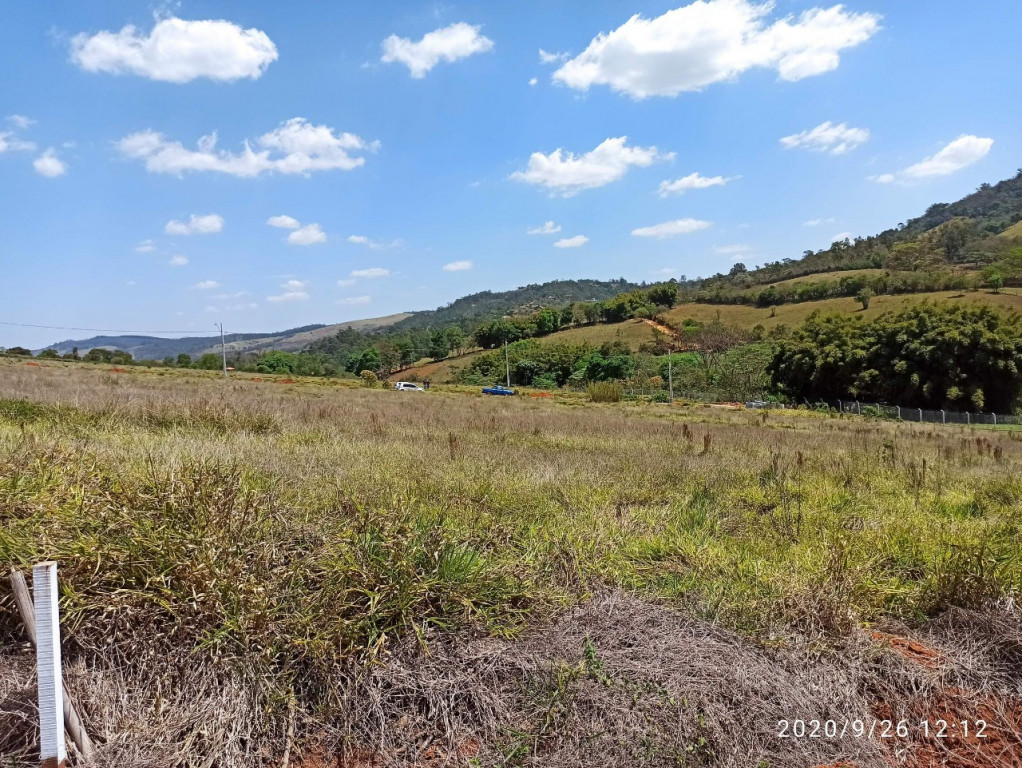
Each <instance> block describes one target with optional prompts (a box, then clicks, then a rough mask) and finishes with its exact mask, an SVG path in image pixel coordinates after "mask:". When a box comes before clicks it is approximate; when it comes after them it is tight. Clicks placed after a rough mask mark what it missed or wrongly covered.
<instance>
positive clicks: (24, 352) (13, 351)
mask: <svg viewBox="0 0 1022 768" xmlns="http://www.w3.org/2000/svg"><path fill="white" fill-rule="evenodd" d="M4 354H6V355H17V356H18V357H32V350H31V349H25V347H8V348H7V349H6V350H4Z"/></svg>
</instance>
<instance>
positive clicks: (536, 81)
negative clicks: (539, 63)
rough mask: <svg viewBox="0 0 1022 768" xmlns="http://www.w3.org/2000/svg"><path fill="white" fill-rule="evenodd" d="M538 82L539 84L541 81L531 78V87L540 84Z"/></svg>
mask: <svg viewBox="0 0 1022 768" xmlns="http://www.w3.org/2000/svg"><path fill="white" fill-rule="evenodd" d="M538 82H539V80H537V79H536V78H534V77H530V78H529V85H535V84H536V83H538Z"/></svg>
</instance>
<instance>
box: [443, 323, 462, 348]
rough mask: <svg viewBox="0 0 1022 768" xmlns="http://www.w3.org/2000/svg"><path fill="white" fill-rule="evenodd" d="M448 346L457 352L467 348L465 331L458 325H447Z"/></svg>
mask: <svg viewBox="0 0 1022 768" xmlns="http://www.w3.org/2000/svg"><path fill="white" fill-rule="evenodd" d="M446 334H447V346H448V348H449V349H450V350H451V351H452V352H454V353H455V354H460V353H461V351H462V350H463V349H464V348H465V332H464V331H463V330H461V328H460V327H459V326H457V325H449V326H447V331H446Z"/></svg>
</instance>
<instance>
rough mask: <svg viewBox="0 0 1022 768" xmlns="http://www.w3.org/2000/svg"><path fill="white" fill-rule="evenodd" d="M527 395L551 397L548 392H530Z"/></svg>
mask: <svg viewBox="0 0 1022 768" xmlns="http://www.w3.org/2000/svg"><path fill="white" fill-rule="evenodd" d="M529 397H553V394H552V393H550V392H530V393H529Z"/></svg>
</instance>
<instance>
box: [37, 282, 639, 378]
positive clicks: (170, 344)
mask: <svg viewBox="0 0 1022 768" xmlns="http://www.w3.org/2000/svg"><path fill="white" fill-rule="evenodd" d="M637 287H638V284H637V283H630V282H628V281H627V280H625V279H624V278H619V279H617V280H606V281H604V280H552V281H550V282H547V283H535V284H531V285H525V286H520V287H518V288H515V289H513V290H509V291H497V292H494V291H480V292H479V293H473V294H470V295H468V296H463V297H461V298H460V299H456V300H455V301H453V302H451V303H450V304H448V305H446V306H443V307H438V308H437V309H431V310H425V311H422V312H400V313H397V314H394V315H387V316H386V317H376V318H368V319H365V320H352V321H349V322H344V323H334V324H331V325H326V324H322V323H321V324H315V325H303V326H301V327H298V328H291V329H288V330H285V331H277V332H270V333H231V334H227V336H226V337H225V339H226V342H227V351H228V353H230V352H261V351H266V350H270V349H281V350H285V351H289V352H296V351H299V350H302V349H305V348H307V347H309V346H310V345H312V344H314V343H315V342H317V341H319V340H320V339H323V338H327V337H330V336H333V335H335V334H336V333H337V332H338V331H340V330H343V329H346V328H352V329H355V330H360V331H368V332H372V331H375V330H382V329H383V328H396V329H409V328H425V327H428V326H430V325H452V324H455V325H457V324H460V325H464V326H465V327H466V328H470V327H471V326H473V325H474V324H476V323H478V322H479V321H481V320H483V319H487V318H491V317H494V316H498V317H499V316H500V315H504V314H522V313H526V312H530V311H533V310H535V309H539V308H540V307H544V306H559V305H564V304H570V303H572V302H574V301H603V300H605V299H609V298H612V297H613V296H616V295H617V294H619V293H621V292H622V291H628V290H632V289H633V288H637ZM75 347H77V348H78V352H79V354H83V355H84V354H85V353H86V352H88V351H89V350H90V349H93V348H94V347H104V348H107V349H121V350H124V351H125V352H130V353H131V356H132V357H134V358H135V359H136V360H162V359H163V358H165V357H176V356H177V355H180V354H187V355H191V356H192V357H197V356H198V355H201V354H203V353H205V352H219V351H220V337H219V336H214V335H210V336H194V337H183V338H171V339H165V338H160V337H157V336H137V335H135V336H132V335H125V336H107V335H104V336H92V337H89V338H86V339H67V340H65V341H60V342H57V343H56V344H50V345H49V346H47V347H44V349H55V350H56V351H57V352H58V353H59V354H62V355H63V354H67V353H68V352H70V351H71V350H72V349H73V348H75Z"/></svg>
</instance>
